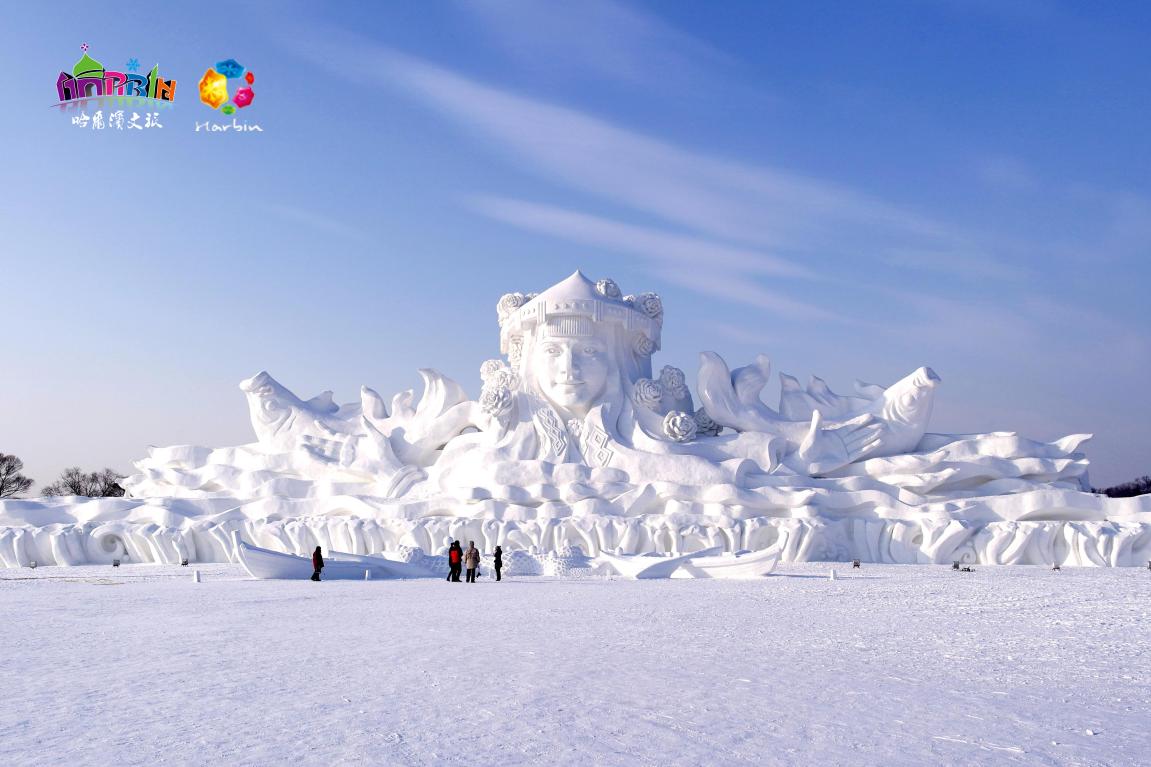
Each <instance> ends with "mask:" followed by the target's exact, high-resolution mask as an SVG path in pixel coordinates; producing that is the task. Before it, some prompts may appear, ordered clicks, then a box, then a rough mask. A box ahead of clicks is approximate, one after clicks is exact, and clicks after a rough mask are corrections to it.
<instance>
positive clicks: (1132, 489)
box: [1091, 474, 1151, 498]
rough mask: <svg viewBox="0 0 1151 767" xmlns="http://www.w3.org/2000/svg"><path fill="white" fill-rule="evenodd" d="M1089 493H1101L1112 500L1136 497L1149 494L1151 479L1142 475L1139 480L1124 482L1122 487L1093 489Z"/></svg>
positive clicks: (1150, 491)
mask: <svg viewBox="0 0 1151 767" xmlns="http://www.w3.org/2000/svg"><path fill="white" fill-rule="evenodd" d="M1091 492H1093V493H1102V494H1103V495H1109V496H1111V497H1112V498H1131V497H1133V496H1136V495H1145V494H1147V493H1151V477H1149V476H1147V475H1146V474H1144V475H1143V476H1142V477H1140V478H1139V479H1133V480H1131V481H1130V482H1124V483H1123V484H1122V485H1115V486H1114V487H1104V488H1098V487H1093V488H1091Z"/></svg>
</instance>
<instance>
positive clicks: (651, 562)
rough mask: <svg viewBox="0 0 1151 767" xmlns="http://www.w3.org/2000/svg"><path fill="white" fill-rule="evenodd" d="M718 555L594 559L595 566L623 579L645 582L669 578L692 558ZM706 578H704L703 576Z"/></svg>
mask: <svg viewBox="0 0 1151 767" xmlns="http://www.w3.org/2000/svg"><path fill="white" fill-rule="evenodd" d="M717 553H719V548H718V547H717V548H713V549H704V550H703V551H696V552H692V553H691V554H683V555H682V556H678V557H661V556H652V555H640V556H630V557H628V556H620V555H618V554H600V555H599V556H598V557H596V558H595V560H594V563H595V564H596V565H607V566H608V567H610V568H611V569H612V570H615V571H616V572H617V573H619V575H620V576H621V577H623V578H630V579H632V580H646V579H649V578H670V577H671V574H672V573H674V572H675V571H676V570H678V569H679V568H680V566H681V565H683V564H684V563H685V562H688V561H689V560H691V559H692V558H694V557H710V556H711V555H713V554H717ZM705 577H706V576H705Z"/></svg>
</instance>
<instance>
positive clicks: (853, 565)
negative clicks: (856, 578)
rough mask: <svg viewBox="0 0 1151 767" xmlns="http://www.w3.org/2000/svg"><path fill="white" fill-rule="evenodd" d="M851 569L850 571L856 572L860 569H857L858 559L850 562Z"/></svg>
mask: <svg viewBox="0 0 1151 767" xmlns="http://www.w3.org/2000/svg"><path fill="white" fill-rule="evenodd" d="M851 569H852V570H858V569H860V568H859V560H858V559H853V560H851Z"/></svg>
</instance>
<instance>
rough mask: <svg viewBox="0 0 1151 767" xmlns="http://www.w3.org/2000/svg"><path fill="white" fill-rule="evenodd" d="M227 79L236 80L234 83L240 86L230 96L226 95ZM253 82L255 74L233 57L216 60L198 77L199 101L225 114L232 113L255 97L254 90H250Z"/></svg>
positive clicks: (247, 104) (249, 103) (248, 104)
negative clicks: (213, 65)
mask: <svg viewBox="0 0 1151 767" xmlns="http://www.w3.org/2000/svg"><path fill="white" fill-rule="evenodd" d="M241 78H242V79H241ZM229 80H235V81H237V82H236V83H235V85H239V86H240V87H239V88H237V89H236V91H235V92H234V93H233V94H232V95H231V96H229V95H228V81H229ZM254 82H256V76H255V75H254V74H252V72H251V71H250V70H245V69H244V67H243V65H241V64H240V62H238V61H236V60H235V59H228V60H226V61H218V62H216V66H215V67H209V68H208V71H206V72H204V76H203V77H201V78H200V101H203V102H204V103H205V104H207V105H208V106H210V107H212V109H219V110H220V111H221V112H223V113H224V114H226V115H230V114H233V113H234V112H235V111H236V109H243V108H244V107H246V106H250V105H251V103H252V101H253V100H254V99H255V98H256V92H255V91H253V90H252V83H254Z"/></svg>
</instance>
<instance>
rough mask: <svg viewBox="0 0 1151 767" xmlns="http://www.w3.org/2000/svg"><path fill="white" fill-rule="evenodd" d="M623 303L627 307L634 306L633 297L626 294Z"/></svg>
mask: <svg viewBox="0 0 1151 767" xmlns="http://www.w3.org/2000/svg"><path fill="white" fill-rule="evenodd" d="M623 302H624V303H625V304H627V305H628V306H635V296H633V295H631V294H628V295H626V296H624V297H623Z"/></svg>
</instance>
